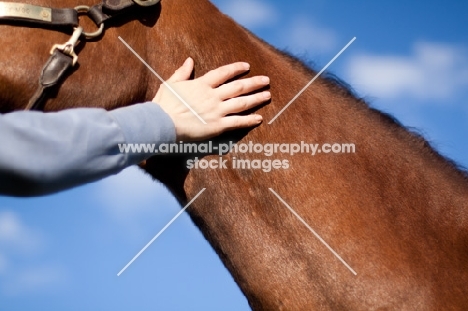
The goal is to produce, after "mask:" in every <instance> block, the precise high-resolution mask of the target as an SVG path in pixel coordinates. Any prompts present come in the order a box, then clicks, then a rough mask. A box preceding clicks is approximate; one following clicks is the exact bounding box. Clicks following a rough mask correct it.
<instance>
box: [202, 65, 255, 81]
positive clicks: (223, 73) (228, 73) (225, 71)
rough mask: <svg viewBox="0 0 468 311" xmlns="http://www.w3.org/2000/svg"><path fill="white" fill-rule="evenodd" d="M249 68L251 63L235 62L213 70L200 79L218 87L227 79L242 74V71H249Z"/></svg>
mask: <svg viewBox="0 0 468 311" xmlns="http://www.w3.org/2000/svg"><path fill="white" fill-rule="evenodd" d="M249 69H250V65H249V64H248V63H243V62H239V63H233V64H230V65H226V66H222V67H219V68H217V69H214V70H211V71H210V72H208V73H206V74H205V75H204V76H203V77H201V78H200V79H201V80H203V81H204V82H205V83H207V84H208V85H209V86H211V87H217V86H219V85H221V84H223V83H224V82H226V81H227V80H229V79H232V78H234V77H236V76H238V75H240V74H241V73H244V72H246V71H248V70H249Z"/></svg>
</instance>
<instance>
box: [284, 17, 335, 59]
mask: <svg viewBox="0 0 468 311" xmlns="http://www.w3.org/2000/svg"><path fill="white" fill-rule="evenodd" d="M279 34H280V38H281V39H280V40H281V41H282V44H283V45H285V46H286V47H287V48H288V49H289V50H290V51H292V52H294V53H302V52H304V51H313V52H314V53H323V52H328V51H331V50H334V49H336V47H337V42H338V39H337V34H336V32H335V31H333V30H331V29H329V28H326V27H323V26H319V25H317V24H316V23H314V22H312V21H311V20H310V18H306V17H301V16H296V17H295V18H294V19H293V21H292V22H291V24H290V25H289V26H287V27H286V28H285V29H284V31H280V33H279ZM337 52H338V51H337Z"/></svg>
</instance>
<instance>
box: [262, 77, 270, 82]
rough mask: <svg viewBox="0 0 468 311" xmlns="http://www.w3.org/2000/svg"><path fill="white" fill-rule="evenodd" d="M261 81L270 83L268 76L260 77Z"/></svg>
mask: <svg viewBox="0 0 468 311" xmlns="http://www.w3.org/2000/svg"><path fill="white" fill-rule="evenodd" d="M262 82H263V83H265V84H268V83H270V78H268V77H262Z"/></svg>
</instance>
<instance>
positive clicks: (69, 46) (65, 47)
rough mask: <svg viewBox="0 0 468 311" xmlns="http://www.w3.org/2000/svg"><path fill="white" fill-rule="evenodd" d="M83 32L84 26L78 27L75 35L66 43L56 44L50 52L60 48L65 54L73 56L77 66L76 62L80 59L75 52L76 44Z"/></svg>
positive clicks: (74, 32)
mask: <svg viewBox="0 0 468 311" xmlns="http://www.w3.org/2000/svg"><path fill="white" fill-rule="evenodd" d="M82 33H83V27H77V28H75V30H74V31H73V35H72V36H71V38H70V40H68V41H67V42H65V43H64V44H54V46H53V47H52V49H51V50H50V54H53V53H54V51H55V50H56V49H57V50H60V51H62V52H63V53H64V54H65V55H68V56H70V57H72V58H73V63H72V64H73V66H75V64H76V62H77V61H78V55H76V53H75V50H74V48H75V45H76V43H77V42H78V39H79V38H80V36H81V34H82Z"/></svg>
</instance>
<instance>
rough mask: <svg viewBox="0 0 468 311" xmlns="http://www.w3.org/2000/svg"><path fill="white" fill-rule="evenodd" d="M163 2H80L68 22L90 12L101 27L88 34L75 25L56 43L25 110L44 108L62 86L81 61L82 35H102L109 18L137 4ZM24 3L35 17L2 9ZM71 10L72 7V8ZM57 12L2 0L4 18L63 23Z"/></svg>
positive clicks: (147, 4)
mask: <svg viewBox="0 0 468 311" xmlns="http://www.w3.org/2000/svg"><path fill="white" fill-rule="evenodd" d="M159 1H160V0H117V1H114V2H110V1H109V0H103V2H102V3H101V4H98V5H94V6H93V7H89V6H86V5H80V6H77V7H75V8H74V9H73V11H74V12H75V15H74V14H68V15H70V16H71V18H69V19H67V23H66V24H67V25H73V24H75V25H76V24H77V20H76V18H77V15H76V14H87V15H88V17H90V18H91V19H92V20H93V21H94V22H95V24H96V25H97V26H99V28H98V29H97V30H96V31H95V32H91V33H88V32H85V31H83V28H82V27H80V26H78V27H75V28H74V31H73V34H72V36H71V37H70V39H69V40H68V41H67V42H65V43H64V44H55V45H54V46H53V47H52V49H51V50H50V54H51V56H50V57H49V59H48V60H47V62H46V64H45V65H44V67H43V68H42V71H41V75H40V77H39V86H38V87H37V89H36V92H35V93H34V95H33V96H32V97H31V99H30V100H29V102H28V105H27V106H26V108H25V110H42V108H43V105H44V102H45V101H46V99H47V97H48V93H49V92H50V90H52V89H53V87H54V86H57V85H59V84H60V83H61V82H62V81H63V80H64V79H65V78H66V75H67V72H68V71H69V70H70V69H71V68H73V67H74V66H75V64H76V62H77V61H78V55H76V53H75V50H74V48H75V46H76V45H77V44H78V42H79V41H80V38H81V37H83V38H84V39H85V40H89V39H93V38H96V37H99V36H101V34H102V32H103V30H104V22H105V21H107V20H109V19H111V18H112V17H114V16H115V15H119V14H121V12H123V11H125V10H126V9H128V8H130V7H132V6H133V5H135V4H136V5H138V6H141V7H148V6H153V5H156V4H157V3H159ZM22 6H27V7H28V8H30V11H31V12H32V13H31V14H32V16H23V15H21V16H18V15H13V16H8V14H2V10H1V9H2V8H4V10H3V11H6V9H5V8H10V9H11V8H12V7H13V8H18V7H22ZM105 8H107V9H110V11H109V12H107V13H105V12H104V9H105ZM9 11H15V10H9ZM36 11H37V12H36ZM39 11H40V12H39ZM68 11H70V10H69V9H68ZM28 12H29V11H28ZM38 12H39V13H38ZM57 12H58V11H57V9H49V8H44V7H38V6H30V5H25V4H16V3H6V2H1V1H0V18H3V19H6V20H8V19H12V20H18V19H19V20H23V21H25V20H26V21H30V22H31V21H32V22H36V23H39V24H43V23H46V24H49V25H59V23H57V21H56V20H54V19H53V15H54V13H55V14H56V15H57V14H58V13H57ZM73 15H74V16H73ZM41 19H43V20H41ZM44 19H45V20H44Z"/></svg>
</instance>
